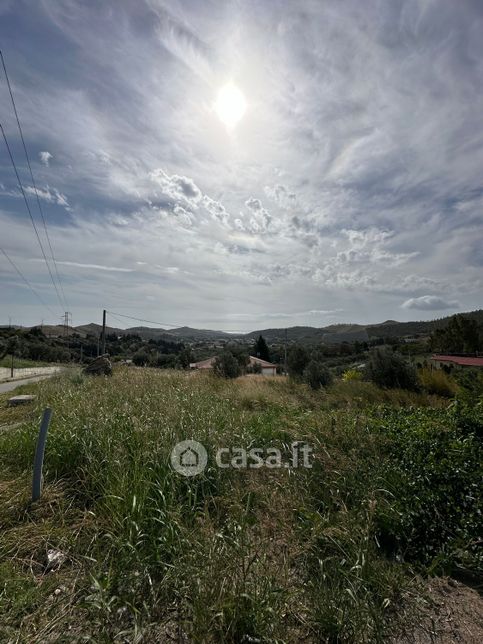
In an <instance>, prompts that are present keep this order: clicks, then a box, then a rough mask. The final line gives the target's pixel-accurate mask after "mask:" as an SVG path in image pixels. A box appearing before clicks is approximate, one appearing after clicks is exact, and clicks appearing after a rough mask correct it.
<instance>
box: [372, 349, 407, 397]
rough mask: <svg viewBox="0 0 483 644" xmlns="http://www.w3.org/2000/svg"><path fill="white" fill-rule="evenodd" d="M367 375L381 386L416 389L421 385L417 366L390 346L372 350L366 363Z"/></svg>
mask: <svg viewBox="0 0 483 644" xmlns="http://www.w3.org/2000/svg"><path fill="white" fill-rule="evenodd" d="M366 376H367V378H368V379H369V380H372V381H373V382H375V383H376V385H379V387H384V388H388V389H395V388H401V389H409V390H412V391H416V390H417V389H418V387H419V384H418V374H417V371H416V368H415V367H414V366H413V365H412V364H410V363H409V362H408V361H407V360H405V359H404V358H403V356H402V355H401V354H400V353H397V352H395V351H393V350H392V349H390V348H388V347H377V348H376V349H373V350H372V351H371V353H370V355H369V359H368V361H367V365H366Z"/></svg>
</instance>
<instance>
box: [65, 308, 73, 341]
mask: <svg viewBox="0 0 483 644" xmlns="http://www.w3.org/2000/svg"><path fill="white" fill-rule="evenodd" d="M69 318H70V322H71V324H72V313H71V312H70V311H66V312H65V313H64V335H65V336H67V337H69Z"/></svg>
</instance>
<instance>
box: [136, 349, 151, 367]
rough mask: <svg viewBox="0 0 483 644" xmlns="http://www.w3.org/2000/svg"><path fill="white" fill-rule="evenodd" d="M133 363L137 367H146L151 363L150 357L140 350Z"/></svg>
mask: <svg viewBox="0 0 483 644" xmlns="http://www.w3.org/2000/svg"><path fill="white" fill-rule="evenodd" d="M132 361H133V362H134V364H135V365H136V366H137V367H145V366H146V365H147V363H148V362H149V355H148V354H147V353H146V351H143V350H142V349H140V350H139V351H136V353H135V354H134V355H133V357H132Z"/></svg>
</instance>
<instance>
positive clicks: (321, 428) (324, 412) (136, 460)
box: [0, 368, 464, 642]
mask: <svg viewBox="0 0 483 644" xmlns="http://www.w3.org/2000/svg"><path fill="white" fill-rule="evenodd" d="M381 402H384V403H387V404H390V405H391V407H392V408H393V409H396V410H397V409H409V408H410V407H414V406H419V407H420V409H421V411H420V412H419V413H420V414H422V416H421V418H422V419H426V418H427V416H426V415H425V414H426V411H425V410H424V409H423V407H424V406H428V405H430V404H434V405H436V406H437V407H442V406H443V405H444V404H446V403H444V401H442V400H441V399H438V398H434V397H433V398H432V397H428V396H425V395H422V394H416V393H407V392H398V391H390V392H389V391H382V390H379V389H378V388H377V387H374V386H373V385H371V384H370V383H365V382H359V381H349V382H338V383H336V384H335V385H334V386H333V387H332V388H330V389H329V390H328V391H325V392H313V391H311V390H310V389H309V388H308V387H306V386H304V385H295V384H293V383H290V382H289V381H287V380H286V379H285V378H282V377H281V378H277V379H269V378H263V377H250V378H248V377H247V378H241V379H238V380H236V381H233V382H227V381H223V380H219V379H216V378H213V377H210V376H209V375H206V374H199V375H192V374H184V373H180V372H160V371H157V370H149V369H122V368H120V369H119V370H116V371H115V372H114V375H113V377H112V378H82V377H81V378H79V377H77V376H76V377H64V378H57V379H55V380H52V381H49V382H43V383H41V384H40V385H39V388H38V400H37V407H36V413H35V414H34V416H35V417H34V418H33V419H32V420H27V422H26V423H25V424H24V425H23V426H22V427H20V428H18V429H16V430H15V431H13V432H3V433H0V465H1V467H2V471H3V473H4V474H3V478H4V481H3V482H2V483H1V484H0V492H1V495H2V503H1V505H0V522H1V523H2V525H3V526H4V531H3V532H2V534H1V535H0V559H3V561H4V564H2V565H1V566H0V584H3V586H4V589H3V592H2V590H1V585H0V624H2V626H0V634H1V632H2V631H1V629H2V628H3V629H4V633H6V634H7V636H8V637H11V636H12V633H15V634H16V636H18V637H19V638H20V641H38V642H41V641H46V640H48V638H54V637H55V636H57V635H58V634H59V633H62V632H63V631H64V630H65V629H67V628H70V629H73V630H74V631H75V632H76V633H78V634H79V635H82V636H85V637H91V638H93V639H94V640H95V641H100V642H101V641H106V642H111V641H118V640H122V638H125V639H127V640H128V641H140V638H141V637H143V638H144V639H145V640H146V641H169V639H170V638H171V639H175V640H176V639H177V640H178V641H191V642H255V641H258V642H296V641H302V640H303V641H309V642H321V641H327V642H336V641H348V642H349V641H353V642H365V641H367V642H369V641H382V640H383V639H384V637H386V636H387V634H388V633H389V632H390V631H391V628H392V625H393V617H394V614H395V612H397V611H396V607H397V606H398V605H399V603H400V601H401V598H402V597H403V596H404V594H405V592H406V588H407V587H408V585H409V584H410V579H411V574H410V573H408V570H407V567H406V566H405V565H404V564H403V563H401V562H399V561H397V560H396V558H395V556H393V554H394V553H390V552H389V550H387V549H384V548H383V546H382V545H381V543H380V542H379V541H378V535H380V534H381V521H382V517H385V516H389V515H390V516H393V515H391V512H392V511H394V512H396V511H397V508H399V507H401V506H400V505H398V502H399V501H400V499H397V498H396V497H395V496H394V495H395V492H394V491H393V492H392V494H393V496H392V497H391V495H390V494H389V493H388V491H387V485H388V483H389V482H390V481H391V480H392V479H391V477H393V476H394V475H395V474H394V473H397V472H399V470H398V469H397V468H398V467H399V464H398V463H399V461H397V459H396V457H395V456H394V454H396V452H397V450H396V448H395V447H394V446H395V445H396V435H397V430H396V429H395V423H396V420H393V421H391V422H392V423H393V424H392V425H391V428H392V429H391V431H388V432H386V433H384V431H382V429H381V427H382V425H383V423H381V420H380V416H378V415H377V413H375V412H374V411H373V410H374V405H378V404H380V403H381ZM45 406H50V407H52V408H53V410H54V416H53V421H52V425H51V429H50V432H49V437H48V444H47V451H46V458H45V489H44V496H43V499H42V501H41V502H40V503H39V504H36V505H34V506H32V505H30V503H29V500H28V494H29V474H30V468H31V462H32V455H33V450H34V447H35V438H36V431H37V427H38V418H39V416H40V413H41V410H42V409H43V408H44V407H45ZM430 411H431V410H429V411H428V413H429V412H430ZM378 413H379V412H378ZM410 413H412V412H411V411H407V413H406V415H405V416H404V418H406V420H407V418H408V417H407V414H410ZM446 413H447V412H445V411H444V410H442V411H438V414H439V416H438V415H436V416H434V417H433V420H432V421H431V422H432V423H433V424H434V427H435V429H436V430H437V431H438V432H439V431H440V429H441V427H442V426H443V425H444V424H445V422H446V420H447V416H446V415H445V414H446ZM395 414H396V415H395V417H394V418H397V412H395ZM405 422H406V421H405ZM424 422H429V421H426V420H425V421H424ZM190 438H191V439H196V440H198V441H200V442H201V443H203V444H204V445H205V447H206V449H207V451H208V454H209V460H208V466H207V468H206V470H205V471H204V473H203V474H202V475H200V476H199V477H194V478H184V477H182V476H180V475H179V474H177V473H176V472H174V471H173V470H172V469H171V467H170V465H169V457H170V452H171V449H172V447H173V446H174V445H175V444H176V443H177V442H178V441H180V440H184V439H190ZM300 440H302V441H307V442H308V443H309V444H310V445H311V446H312V447H313V448H314V454H315V460H314V466H313V468H312V469H298V470H293V471H292V470H288V469H285V468H282V469H272V470H269V469H260V470H249V471H240V470H232V469H220V468H218V467H217V466H216V464H215V461H214V455H215V452H216V449H217V448H219V447H221V446H223V447H250V446H257V447H264V446H271V447H278V448H279V449H280V450H281V451H282V452H283V453H284V454H287V453H288V450H289V449H290V445H291V443H292V442H293V441H300ZM408 440H409V439H408ZM408 444H409V443H408ZM393 448H394V449H393ZM461 485H462V487H464V480H462V481H461ZM439 502H441V500H440V501H439ZM405 511H406V512H408V510H407V509H406V510H405ZM392 529H393V530H396V529H397V526H395V525H392ZM435 547H436V548H437V544H436V545H435ZM48 548H59V549H61V550H62V551H64V552H66V554H67V555H68V562H67V563H66V564H65V566H63V567H62V568H61V569H60V570H59V571H57V572H46V569H45V553H46V550H47V549H48ZM436 555H437V552H436ZM37 580H41V583H37ZM53 586H56V587H57V588H58V587H62V588H64V590H62V591H61V592H60V593H59V594H58V595H55V594H54V595H53V597H54V598H55V599H54V600H52V593H53V590H55V588H53ZM74 598H75V599H74ZM46 607H47V608H46ZM136 638H138V639H136ZM0 639H1V638H0Z"/></svg>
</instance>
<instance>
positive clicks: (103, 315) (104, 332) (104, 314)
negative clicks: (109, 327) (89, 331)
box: [101, 309, 107, 355]
mask: <svg viewBox="0 0 483 644" xmlns="http://www.w3.org/2000/svg"><path fill="white" fill-rule="evenodd" d="M106 313H107V311H106V309H104V310H103V312H102V345H101V346H102V355H104V354H105V353H106Z"/></svg>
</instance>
